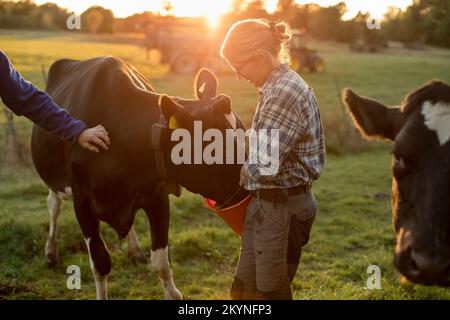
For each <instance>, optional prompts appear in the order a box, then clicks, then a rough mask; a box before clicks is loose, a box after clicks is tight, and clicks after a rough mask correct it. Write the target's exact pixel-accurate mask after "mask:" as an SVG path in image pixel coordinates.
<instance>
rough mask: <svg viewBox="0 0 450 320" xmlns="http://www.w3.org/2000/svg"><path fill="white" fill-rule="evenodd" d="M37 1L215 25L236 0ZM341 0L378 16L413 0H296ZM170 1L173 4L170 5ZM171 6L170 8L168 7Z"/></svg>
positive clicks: (270, 0) (272, 2) (269, 1)
mask: <svg viewBox="0 0 450 320" xmlns="http://www.w3.org/2000/svg"><path fill="white" fill-rule="evenodd" d="M34 1H35V2H36V3H37V4H43V3H45V2H54V3H56V4H57V5H59V6H61V7H64V8H68V9H69V10H70V11H73V12H76V13H78V14H80V13H82V12H83V11H84V10H86V9H87V8H89V7H90V6H92V5H98V6H103V7H104V8H107V9H111V10H112V11H113V12H114V15H115V16H116V17H118V18H124V17H127V16H129V15H132V14H134V13H139V12H143V11H151V12H155V13H156V12H160V13H161V14H173V15H175V16H179V17H201V16H203V17H206V19H207V20H208V22H209V24H210V25H211V26H212V27H215V26H217V24H218V21H219V18H220V16H221V15H222V14H224V13H226V12H227V11H229V10H230V8H231V4H232V2H233V0H151V1H149V0H126V1H123V0H79V1H73V0H34ZM339 1H345V3H346V5H347V9H348V11H347V13H346V14H345V15H344V19H351V18H353V16H354V15H355V14H356V13H357V12H358V11H364V12H366V11H369V12H370V14H371V15H372V16H373V17H374V18H381V17H382V16H383V14H384V13H385V12H386V10H387V9H388V7H389V6H390V5H392V6H396V7H400V8H402V9H404V8H406V7H407V6H408V5H409V4H411V2H412V0H377V1H361V0H295V2H296V3H300V4H305V3H317V4H319V5H321V6H330V5H334V4H336V3H337V2H339ZM265 3H266V10H267V11H268V12H269V13H273V12H275V10H276V6H277V3H278V0H265ZM168 4H170V6H168ZM168 7H170V12H168V11H167V10H166V9H167V8H168Z"/></svg>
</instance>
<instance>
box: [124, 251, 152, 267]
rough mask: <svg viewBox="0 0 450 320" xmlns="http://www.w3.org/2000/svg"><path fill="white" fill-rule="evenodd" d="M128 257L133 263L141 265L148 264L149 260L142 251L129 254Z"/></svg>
mask: <svg viewBox="0 0 450 320" xmlns="http://www.w3.org/2000/svg"><path fill="white" fill-rule="evenodd" d="M128 257H129V258H130V259H131V261H133V262H136V263H141V264H148V258H147V256H146V255H145V254H143V253H142V251H140V250H139V251H132V252H128Z"/></svg>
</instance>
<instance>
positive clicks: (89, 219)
mask: <svg viewBox="0 0 450 320" xmlns="http://www.w3.org/2000/svg"><path fill="white" fill-rule="evenodd" d="M74 208H75V213H76V216H77V219H78V223H79V224H80V227H81V231H82V232H83V235H84V238H85V241H86V246H87V250H88V253H89V259H90V265H91V270H92V274H93V275H94V279H95V287H96V292H97V300H104V299H108V275H109V273H110V271H111V258H110V256H109V253H108V249H107V248H106V245H105V242H104V241H103V239H102V236H101V234H100V223H99V221H98V220H97V219H96V218H95V217H94V215H93V213H92V211H91V209H90V206H89V200H88V199H83V200H80V199H76V196H75V195H74Z"/></svg>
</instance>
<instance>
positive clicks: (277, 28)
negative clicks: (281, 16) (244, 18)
mask: <svg viewBox="0 0 450 320" xmlns="http://www.w3.org/2000/svg"><path fill="white" fill-rule="evenodd" d="M268 25H269V29H270V31H272V32H273V33H274V35H275V36H276V37H277V38H278V39H279V40H280V41H281V42H286V41H288V40H289V39H290V38H291V37H290V35H289V33H288V32H287V26H286V24H285V23H283V22H275V21H268Z"/></svg>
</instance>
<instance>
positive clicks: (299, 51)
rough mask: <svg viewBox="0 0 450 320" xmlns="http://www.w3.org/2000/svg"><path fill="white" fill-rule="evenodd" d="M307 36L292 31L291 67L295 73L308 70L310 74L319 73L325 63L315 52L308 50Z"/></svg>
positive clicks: (298, 31)
mask: <svg viewBox="0 0 450 320" xmlns="http://www.w3.org/2000/svg"><path fill="white" fill-rule="evenodd" d="M307 38H308V35H307V34H306V33H305V32H304V31H301V30H292V38H291V45H290V55H291V67H292V69H294V70H295V71H297V72H302V71H304V70H305V69H308V70H309V71H310V72H311V73H316V72H318V73H321V72H323V71H324V68H325V61H324V60H323V58H322V56H321V55H320V54H319V53H317V51H315V50H311V49H309V48H308V44H307V43H308V41H307V40H308V39H307Z"/></svg>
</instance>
